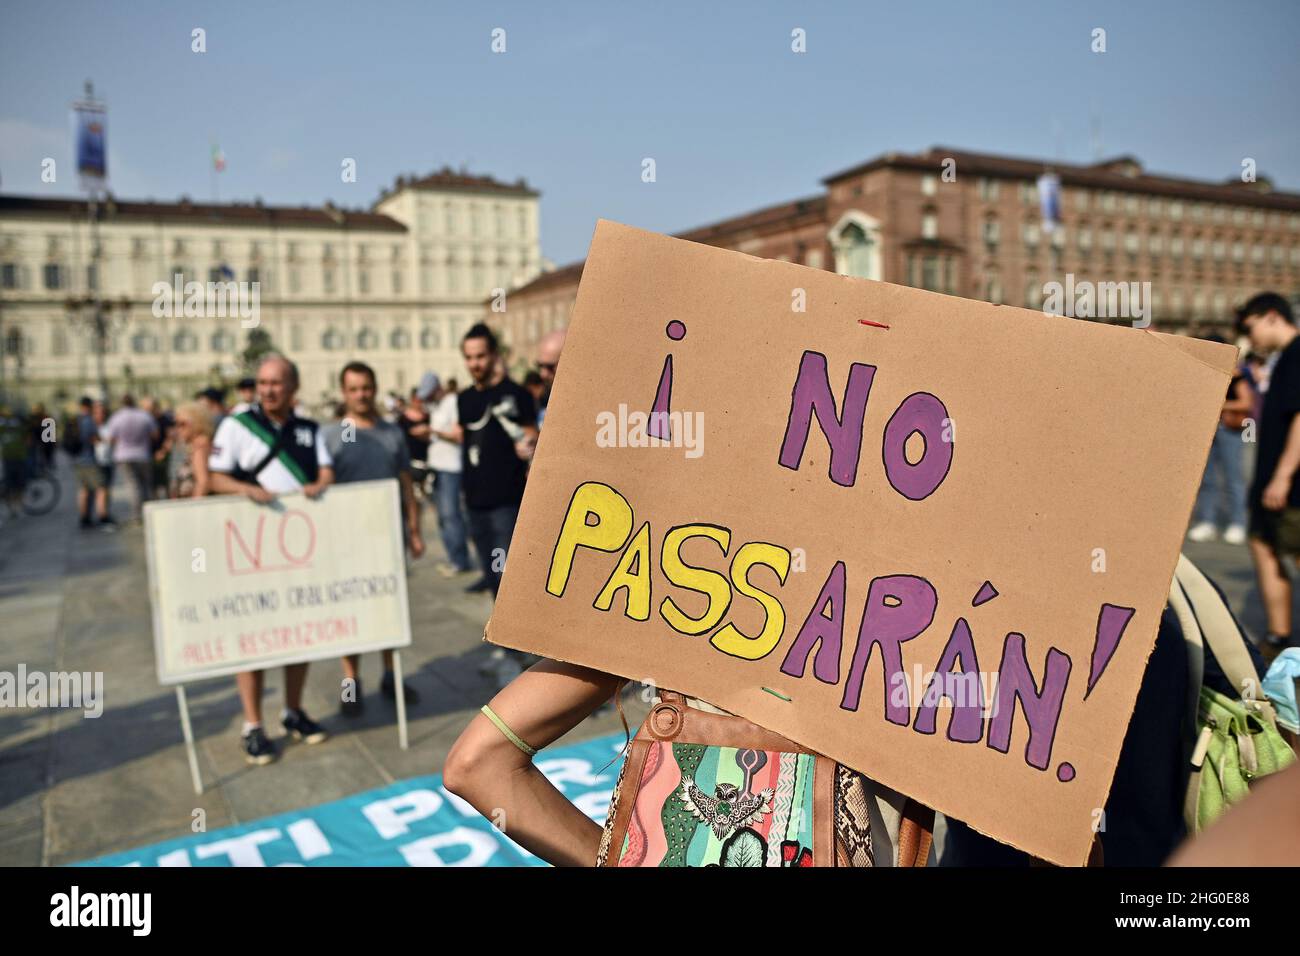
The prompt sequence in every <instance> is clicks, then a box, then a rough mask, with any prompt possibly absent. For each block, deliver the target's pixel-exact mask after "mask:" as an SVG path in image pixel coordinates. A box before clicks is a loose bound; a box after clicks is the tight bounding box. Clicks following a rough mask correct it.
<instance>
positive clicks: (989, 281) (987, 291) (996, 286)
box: [984, 272, 1002, 305]
mask: <svg viewBox="0 0 1300 956" xmlns="http://www.w3.org/2000/svg"><path fill="white" fill-rule="evenodd" d="M984 298H985V300H986V301H988V302H992V303H993V304H994V305H1001V304H1002V280H1001V279H1000V278H998V274H997V273H996V272H991V273H989V275H988V276H987V277H986V278H985V280H984Z"/></svg>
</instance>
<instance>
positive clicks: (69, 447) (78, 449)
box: [63, 418, 86, 458]
mask: <svg viewBox="0 0 1300 956" xmlns="http://www.w3.org/2000/svg"><path fill="white" fill-rule="evenodd" d="M85 449H86V443H85V442H84V441H82V438H81V423H80V422H78V421H77V419H75V418H69V419H68V421H67V422H66V423H65V424H64V426H63V450H64V451H66V452H67V453H68V454H69V455H71V456H72V457H73V458H76V457H77V456H78V455H80V454H81V453H82V452H83V451H85Z"/></svg>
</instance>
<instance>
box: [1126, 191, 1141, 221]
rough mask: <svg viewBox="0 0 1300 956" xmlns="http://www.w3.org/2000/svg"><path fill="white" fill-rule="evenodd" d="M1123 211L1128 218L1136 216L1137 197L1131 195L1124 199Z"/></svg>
mask: <svg viewBox="0 0 1300 956" xmlns="http://www.w3.org/2000/svg"><path fill="white" fill-rule="evenodd" d="M1124 211H1125V212H1126V213H1128V214H1129V215H1130V216H1136V215H1137V214H1138V197H1137V196H1134V195H1132V194H1131V193H1130V194H1129V195H1127V196H1125V197H1124Z"/></svg>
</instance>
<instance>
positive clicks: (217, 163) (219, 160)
mask: <svg viewBox="0 0 1300 956" xmlns="http://www.w3.org/2000/svg"><path fill="white" fill-rule="evenodd" d="M225 168H226V154H225V153H223V152H222V151H221V147H220V146H218V145H217V144H216V143H213V144H212V169H213V171H214V172H218V173H220V172H223V171H224V170H225Z"/></svg>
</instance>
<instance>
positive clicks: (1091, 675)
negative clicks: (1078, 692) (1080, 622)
mask: <svg viewBox="0 0 1300 956" xmlns="http://www.w3.org/2000/svg"><path fill="white" fill-rule="evenodd" d="M1133 613H1134V610H1133V608H1131V607H1120V606H1118V605H1116V604H1103V605H1102V606H1101V613H1100V614H1099V615H1097V637H1096V639H1095V640H1094V641H1093V645H1092V667H1091V668H1090V669H1089V671H1088V689H1087V691H1085V692H1084V695H1083V699H1084V700H1087V699H1088V695H1089V694H1091V693H1092V689H1093V688H1094V687H1096V686H1097V681H1099V680H1100V679H1101V675H1102V673H1103V672H1104V671H1105V670H1106V665H1107V664H1109V663H1110V659H1111V658H1112V657H1114V656H1115V649H1116V648H1117V647H1119V639H1120V638H1121V637H1123V636H1124V629H1125V628H1126V627H1128V622H1129V621H1130V620H1132V619H1133Z"/></svg>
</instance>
